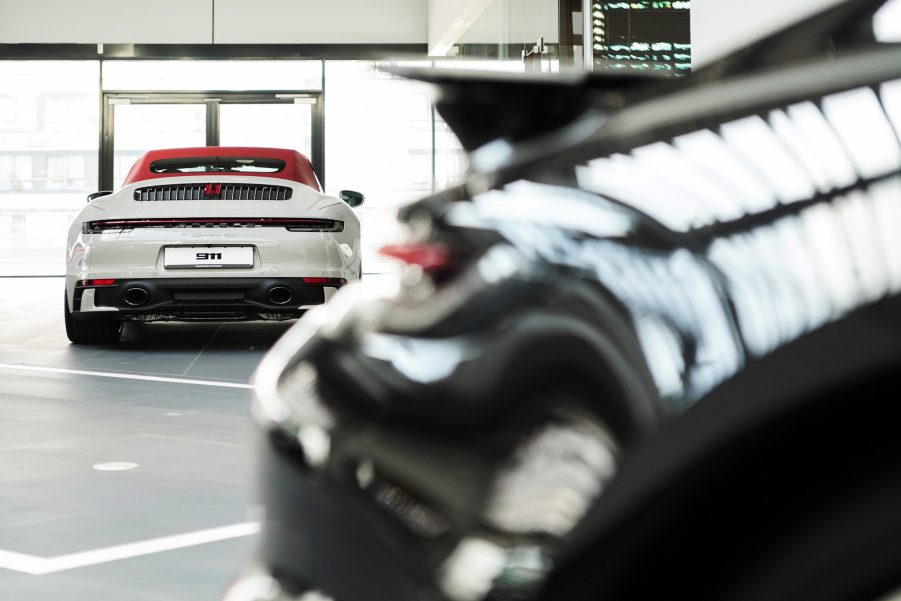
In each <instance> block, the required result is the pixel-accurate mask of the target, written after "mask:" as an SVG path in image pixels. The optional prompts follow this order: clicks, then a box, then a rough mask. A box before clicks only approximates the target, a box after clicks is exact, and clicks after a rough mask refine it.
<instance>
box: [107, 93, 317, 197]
mask: <svg viewBox="0 0 901 601" xmlns="http://www.w3.org/2000/svg"><path fill="white" fill-rule="evenodd" d="M320 96H321V93H319V92H277V93H276V92H271V93H270V92H266V93H250V94H245V93H236V92H222V93H219V92H210V93H199V92H197V93H190V92H188V93H178V92H176V93H155V94H147V93H127V92H109V93H106V94H104V103H103V108H104V114H103V134H102V140H103V145H102V148H101V166H100V188H101V189H103V190H114V189H116V188H118V187H119V186H121V185H122V181H123V180H124V179H125V176H126V175H127V174H128V171H129V169H131V166H132V165H133V164H134V162H135V160H136V159H137V158H138V157H139V156H140V155H141V154H143V153H144V152H146V151H148V150H151V149H158V148H179V147H186V146H266V147H274V148H291V149H295V150H298V151H300V152H301V153H303V154H305V155H306V156H308V157H309V158H310V160H311V161H312V163H313V168H314V169H315V170H316V173H317V175H318V176H319V180H320V181H321V182H324V177H325V174H324V171H323V165H322V154H323V153H322V144H323V141H322V119H323V117H322V111H321V106H320V102H319V100H320Z"/></svg>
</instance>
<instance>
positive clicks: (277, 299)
mask: <svg viewBox="0 0 901 601" xmlns="http://www.w3.org/2000/svg"><path fill="white" fill-rule="evenodd" d="M266 298H267V299H269V302H270V303H272V304H273V305H287V304H288V303H290V302H291V301H292V300H293V299H294V291H293V290H291V289H290V288H288V287H287V286H273V287H272V288H270V289H269V291H268V292H266Z"/></svg>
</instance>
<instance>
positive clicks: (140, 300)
mask: <svg viewBox="0 0 901 601" xmlns="http://www.w3.org/2000/svg"><path fill="white" fill-rule="evenodd" d="M266 298H267V299H268V300H269V302H270V303H272V304H273V305H287V304H288V303H290V302H291V301H292V300H294V291H293V290H291V289H290V288H288V287H287V286H273V287H272V288H270V289H269V290H267V291H266ZM122 300H124V301H125V304H127V305H129V306H132V307H140V306H141V305H143V304H145V303H146V302H147V301H148V300H150V293H149V292H147V290H146V289H145V288H141V287H140V286H133V287H131V288H128V289H127V290H126V291H125V292H123V293H122Z"/></svg>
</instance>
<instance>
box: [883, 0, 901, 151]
mask: <svg viewBox="0 0 901 601" xmlns="http://www.w3.org/2000/svg"><path fill="white" fill-rule="evenodd" d="M899 6H901V5H899ZM879 95H880V96H881V97H882V106H883V108H885V112H886V114H887V115H888V117H889V119H890V120H891V122H892V125H894V126H895V134H896V135H897V136H898V137H899V138H901V79H896V80H894V81H889V82H886V83H884V84H882V86H881V87H880V88H879Z"/></svg>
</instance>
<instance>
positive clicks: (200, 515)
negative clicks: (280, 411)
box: [0, 278, 292, 601]
mask: <svg viewBox="0 0 901 601" xmlns="http://www.w3.org/2000/svg"><path fill="white" fill-rule="evenodd" d="M62 290H63V284H62V279H61V278H22V279H19V278H0V599H10V600H15V601H31V600H41V601H44V600H47V599H65V600H66V601H89V600H90V601H114V600H115V601H132V600H134V601H138V600H145V601H150V600H155V601H160V600H166V601H173V600H177V601H181V600H185V601H188V600H190V601H204V600H209V601H213V600H216V599H218V598H219V597H220V596H221V594H222V592H223V590H224V589H225V587H226V586H227V584H228V582H229V580H230V579H231V578H232V577H234V575H235V574H236V573H237V571H238V570H239V568H240V566H241V565H242V563H243V562H244V561H245V560H246V559H248V558H249V557H250V556H251V555H252V553H253V548H254V543H255V536H254V532H255V531H256V528H257V524H256V518H257V516H256V515H255V512H254V504H253V491H252V476H251V469H252V453H251V447H252V440H253V428H252V424H251V421H250V419H249V414H248V400H249V390H248V387H247V382H248V379H249V377H250V375H251V373H252V372H253V370H254V367H255V366H256V364H257V363H258V362H259V360H260V359H261V357H262V355H263V354H264V352H265V351H266V350H267V349H268V348H269V347H270V346H271V345H272V343H273V342H274V341H275V340H276V339H277V338H278V337H279V336H280V335H281V334H282V333H283V332H284V331H285V329H286V328H288V327H289V326H290V325H291V323H292V322H287V323H265V322H261V323H258V322H251V323H225V324H222V323H201V324H166V323H161V324H146V325H140V326H136V327H129V328H128V329H127V330H126V333H125V336H124V337H123V341H122V342H120V343H119V344H116V345H110V346H102V347H77V346H74V345H70V344H69V341H68V340H67V339H66V335H65V331H64V328H63V321H62Z"/></svg>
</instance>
